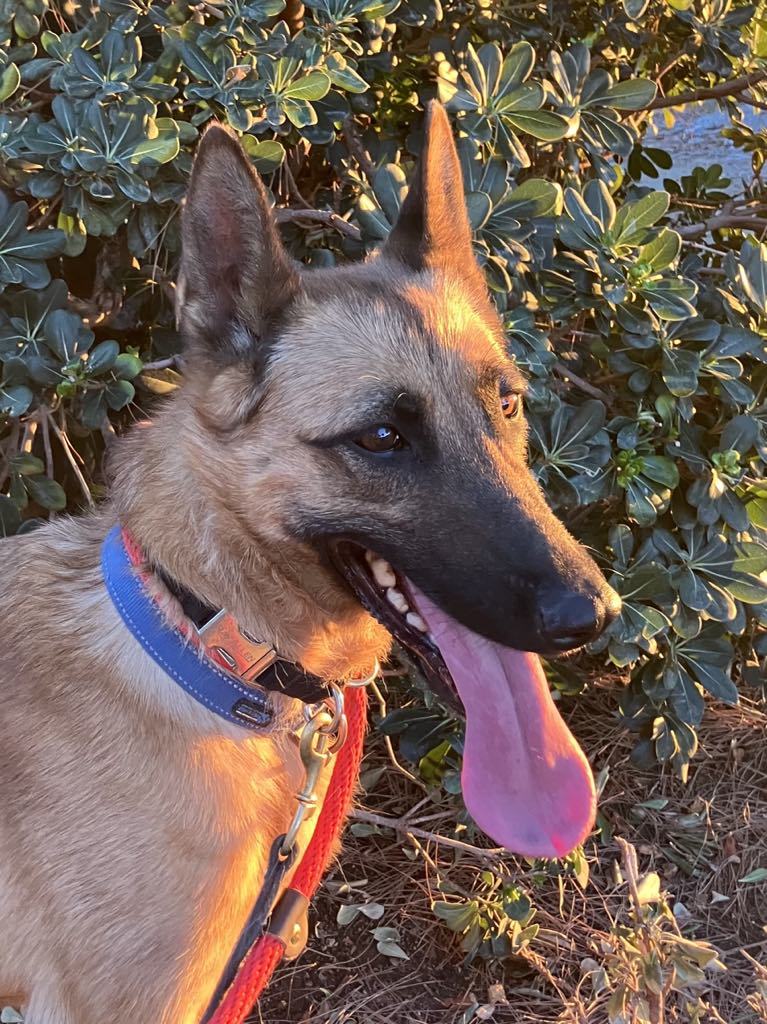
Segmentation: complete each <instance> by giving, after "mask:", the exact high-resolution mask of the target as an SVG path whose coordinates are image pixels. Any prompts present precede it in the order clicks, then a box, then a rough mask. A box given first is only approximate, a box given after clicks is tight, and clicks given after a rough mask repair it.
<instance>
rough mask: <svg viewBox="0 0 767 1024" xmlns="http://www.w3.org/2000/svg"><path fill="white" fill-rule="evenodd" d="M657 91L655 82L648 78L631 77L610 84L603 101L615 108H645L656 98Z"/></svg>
mask: <svg viewBox="0 0 767 1024" xmlns="http://www.w3.org/2000/svg"><path fill="white" fill-rule="evenodd" d="M657 91H658V89H657V86H656V85H655V83H654V82H650V81H649V80H648V79H646V78H629V79H627V81H625V82H616V84H615V85H612V86H610V88H609V89H608V90H607V92H606V93H605V94H604V97H603V101H604V104H605V106H608V107H612V108H613V110H645V109H646V108H647V107H649V105H650V104H651V103H652V101H653V100H654V99H655V94H656V93H657Z"/></svg>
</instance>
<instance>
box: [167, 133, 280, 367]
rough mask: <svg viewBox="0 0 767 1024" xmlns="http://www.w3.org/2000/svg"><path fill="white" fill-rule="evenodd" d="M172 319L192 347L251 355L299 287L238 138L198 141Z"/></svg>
mask: <svg viewBox="0 0 767 1024" xmlns="http://www.w3.org/2000/svg"><path fill="white" fill-rule="evenodd" d="M182 246H183V251H182V257H181V279H180V282H179V290H178V302H177V307H178V308H177V319H178V323H179V326H180V328H181V331H182V333H183V334H184V336H185V338H186V340H187V342H188V343H189V345H190V346H191V347H192V349H193V350H194V349H200V348H202V349H203V350H205V351H207V353H208V354H213V352H216V353H219V354H220V357H222V358H223V359H227V357H228V358H229V359H240V360H241V359H248V358H252V356H253V355H254V353H252V352H250V351H249V350H250V349H251V348H252V346H253V345H257V343H258V342H259V340H261V339H263V338H264V337H265V335H266V334H267V333H268V329H269V324H270V321H271V320H273V318H274V317H275V315H276V314H277V313H278V312H279V311H280V310H281V309H284V307H285V305H286V304H287V303H288V302H289V301H290V299H291V298H292V297H293V295H294V294H295V293H296V291H297V289H298V286H299V285H298V280H299V279H298V273H297V270H296V269H295V268H294V266H293V265H292V263H291V261H290V258H289V257H288V255H287V253H286V252H285V250H284V248H283V246H282V243H281V241H280V238H279V235H278V233H277V227H276V224H275V222H274V217H273V215H272V213H271V211H270V209H269V205H268V202H267V198H266V191H265V189H264V186H263V185H262V184H261V180H260V178H259V177H258V175H257V174H256V172H255V170H254V169H253V167H252V166H251V164H250V162H249V161H248V158H247V156H246V155H245V153H244V152H243V150H242V147H241V146H240V144H239V142H238V141H237V139H236V138H235V137H234V136H233V135H232V134H230V132H229V131H227V129H225V128H223V127H221V126H220V125H213V126H211V127H210V128H208V130H207V131H206V132H205V134H204V135H203V137H202V141H201V142H200V144H199V146H198V149H197V155H196V157H195V161H194V167H193V169H192V177H191V181H190V183H189V190H188V192H187V197H186V204H185V207H184V212H183V229H182Z"/></svg>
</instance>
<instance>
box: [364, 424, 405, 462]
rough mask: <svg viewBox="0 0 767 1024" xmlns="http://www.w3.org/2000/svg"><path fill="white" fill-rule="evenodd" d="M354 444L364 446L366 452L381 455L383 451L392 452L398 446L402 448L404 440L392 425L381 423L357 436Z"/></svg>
mask: <svg viewBox="0 0 767 1024" xmlns="http://www.w3.org/2000/svg"><path fill="white" fill-rule="evenodd" d="M355 444H357V445H359V447H360V448H364V449H365V451H366V452H374V453H375V454H376V455H382V454H383V453H385V452H394V451H397V449H399V448H404V446H405V441H404V439H403V438H402V437H401V436H400V434H398V433H397V431H396V430H395V429H394V427H392V426H390V425H389V424H388V423H381V424H380V425H379V426H377V427H372V428H371V429H370V430H368V431H367V433H365V434H363V435H362V436H361V437H358V438H357V440H356V441H355Z"/></svg>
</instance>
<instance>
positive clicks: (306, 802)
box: [280, 683, 347, 857]
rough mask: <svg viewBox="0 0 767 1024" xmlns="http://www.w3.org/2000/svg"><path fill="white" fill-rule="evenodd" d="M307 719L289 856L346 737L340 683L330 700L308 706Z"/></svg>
mask: <svg viewBox="0 0 767 1024" xmlns="http://www.w3.org/2000/svg"><path fill="white" fill-rule="evenodd" d="M304 716H305V718H306V723H305V725H304V727H303V729H302V730H301V735H300V738H299V741H298V749H299V753H300V756H301V763H302V764H303V767H304V781H303V784H302V786H301V789H299V791H298V792H297V793H296V801H297V803H298V806H297V807H296V811H295V814H294V815H293V820H292V821H291V823H290V825H289V827H288V830H287V832H286V833H285V838H284V839H283V841H282V846H281V847H280V856H281V857H288V856H289V855H290V853H291V851H292V850H293V847H294V846H295V845H296V839H297V837H298V833H299V830H300V828H301V826H302V825H303V823H304V822H305V821H308V820H309V819H310V818H311V817H312V815H313V814H314V812H315V811H316V809H317V804H318V802H319V801H318V797H317V783H318V781H319V777H320V773H321V772H322V769H323V768H324V767H325V765H326V764H327V763H328V761H329V760H330V758H331V757H332V756H333V754H335V753H336V751H337V750H340V748H341V746H342V745H343V742H344V740H345V739H346V732H347V725H346V715H345V714H344V694H343V690H342V689H341V687H340V686H337V685H336V684H335V683H331V693H330V697H329V698H328V700H327V701H322V702H320V703H319V704H313V705H311V706H306V707H305V708H304Z"/></svg>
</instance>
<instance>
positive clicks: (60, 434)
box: [45, 409, 96, 508]
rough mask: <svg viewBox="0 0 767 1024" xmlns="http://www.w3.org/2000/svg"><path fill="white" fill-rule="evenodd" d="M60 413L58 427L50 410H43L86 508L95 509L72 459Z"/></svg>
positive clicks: (85, 483)
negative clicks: (73, 475) (81, 493)
mask: <svg viewBox="0 0 767 1024" xmlns="http://www.w3.org/2000/svg"><path fill="white" fill-rule="evenodd" d="M60 411H61V413H62V425H61V426H59V425H58V423H57V422H56V420H55V418H54V416H53V413H52V412H50V410H48V409H46V410H45V414H46V416H47V418H48V422H49V423H50V425H51V426H52V427H53V432H54V434H55V435H56V437H57V438H58V439H59V443H60V444H61V449H62V451H63V452H64V455H65V456H66V459H67V462H68V463H69V465H70V466H71V467H72V472H73V473H74V474H75V477H76V479H77V482H78V483H79V485H80V490H81V491H82V492H83V496H84V497H85V500H86V502H87V503H88V506H89V507H90V508H95V507H96V502H95V501H94V500H93V495H92V494H91V491H90V488H89V487H88V484H87V482H86V480H85V477H84V476H83V474H82V473H81V472H80V467H79V466H78V465H77V462H76V460H75V457H74V451H75V450H74V448H73V447H72V442H71V441H70V440H69V438H68V437H67V431H66V420H64V419H63V410H60Z"/></svg>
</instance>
